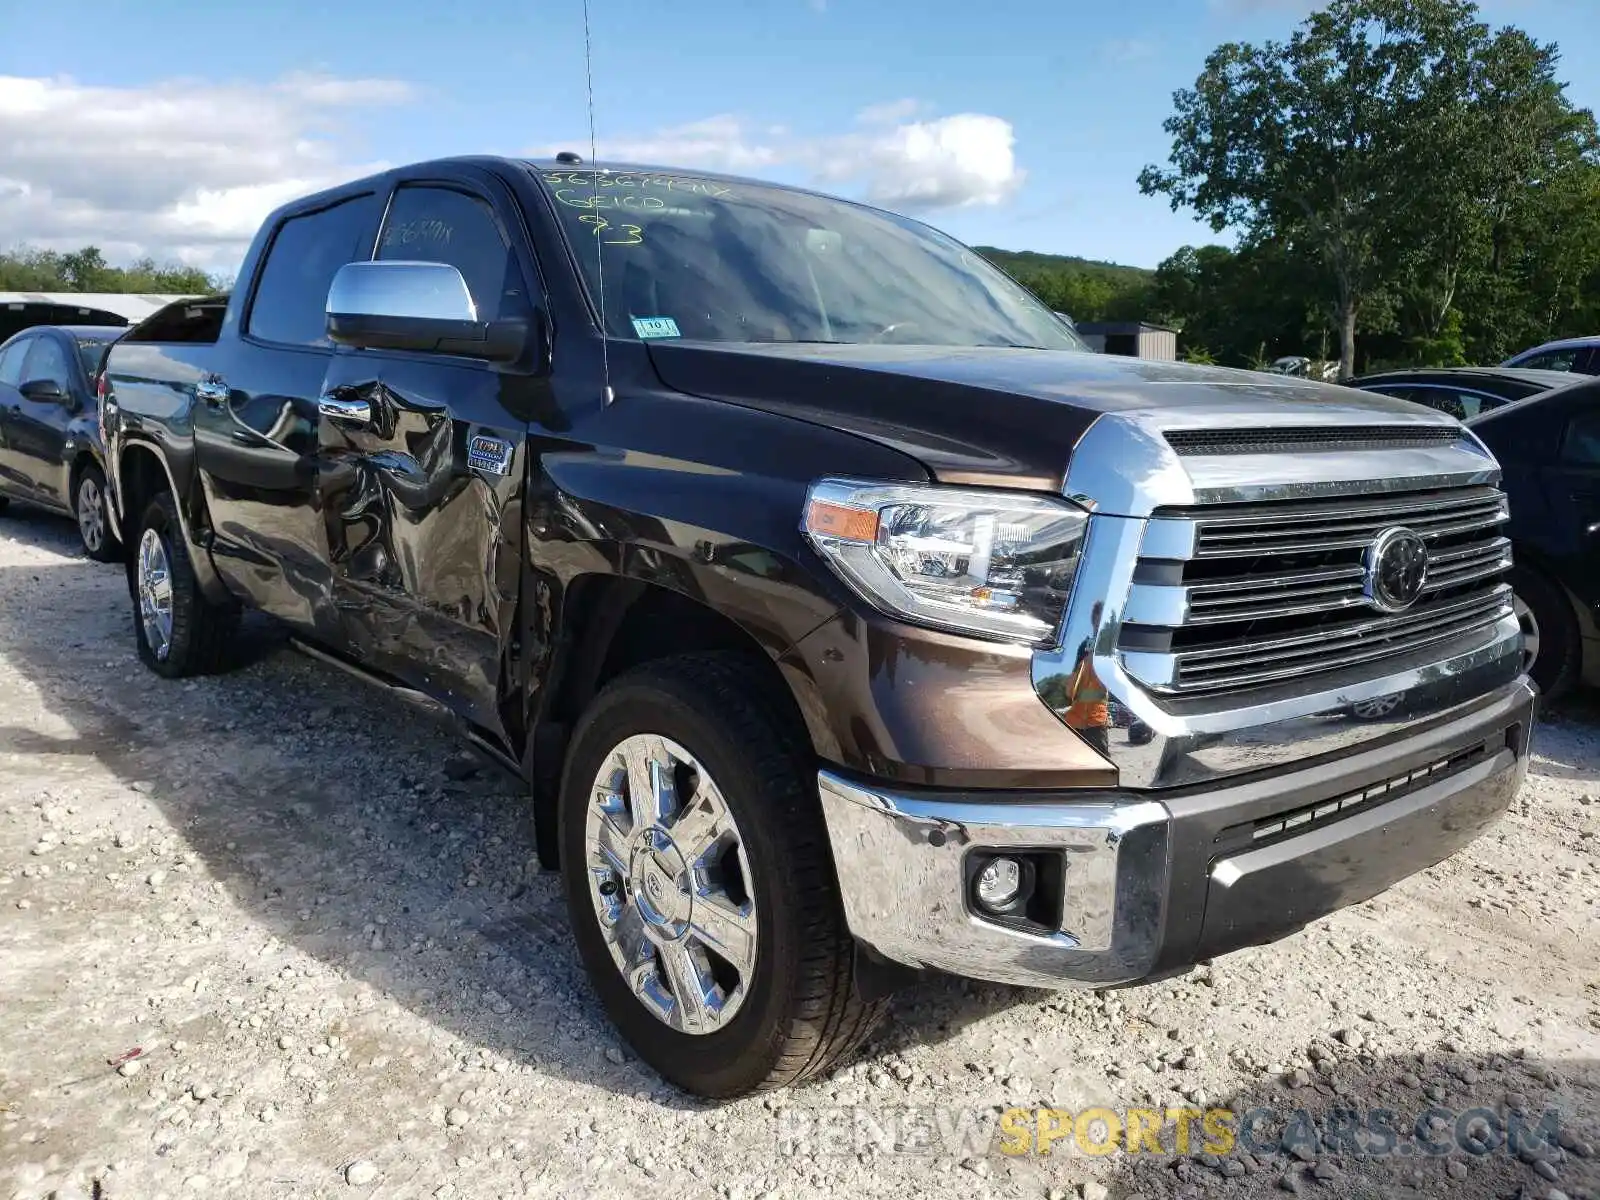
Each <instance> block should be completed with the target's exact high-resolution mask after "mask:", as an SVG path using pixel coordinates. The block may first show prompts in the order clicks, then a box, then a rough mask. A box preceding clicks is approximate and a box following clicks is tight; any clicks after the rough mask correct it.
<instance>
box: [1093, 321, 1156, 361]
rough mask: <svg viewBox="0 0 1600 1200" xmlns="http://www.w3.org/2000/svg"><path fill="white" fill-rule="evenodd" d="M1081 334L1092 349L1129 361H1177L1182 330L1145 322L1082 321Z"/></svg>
mask: <svg viewBox="0 0 1600 1200" xmlns="http://www.w3.org/2000/svg"><path fill="white" fill-rule="evenodd" d="M1078 332H1079V334H1081V335H1082V336H1083V340H1084V341H1086V342H1088V343H1089V346H1090V348H1091V349H1094V350H1099V351H1100V352H1101V353H1102V354H1121V355H1124V356H1125V357H1127V358H1154V359H1159V360H1160V361H1162V362H1175V361H1177V358H1178V331H1177V330H1176V329H1168V328H1167V327H1166V326H1165V325H1150V324H1148V323H1146V322H1144V321H1080V322H1079V323H1078Z"/></svg>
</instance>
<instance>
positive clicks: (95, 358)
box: [78, 341, 111, 383]
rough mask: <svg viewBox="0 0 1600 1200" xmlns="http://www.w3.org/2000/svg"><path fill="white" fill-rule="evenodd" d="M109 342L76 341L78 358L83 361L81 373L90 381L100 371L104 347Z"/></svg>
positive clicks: (104, 354)
mask: <svg viewBox="0 0 1600 1200" xmlns="http://www.w3.org/2000/svg"><path fill="white" fill-rule="evenodd" d="M109 345H111V343H110V342H91V341H81V342H79V343H78V358H79V359H80V360H81V361H82V363H83V374H84V376H85V377H86V378H87V379H88V380H89V381H90V382H91V383H92V382H93V381H94V377H95V376H96V375H98V374H99V373H100V364H101V362H103V361H104V360H105V356H106V347H107V346H109Z"/></svg>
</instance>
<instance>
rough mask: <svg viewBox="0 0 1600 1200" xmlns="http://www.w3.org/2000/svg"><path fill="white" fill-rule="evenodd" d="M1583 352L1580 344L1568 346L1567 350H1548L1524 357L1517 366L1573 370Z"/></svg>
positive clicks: (1548, 369) (1534, 368)
mask: <svg viewBox="0 0 1600 1200" xmlns="http://www.w3.org/2000/svg"><path fill="white" fill-rule="evenodd" d="M1583 353H1584V350H1583V348H1582V347H1580V346H1568V347H1567V348H1566V349H1565V350H1546V351H1545V352H1544V353H1543V354H1535V355H1534V356H1533V357H1532V358H1525V359H1523V360H1522V361H1521V362H1519V363H1518V364H1517V366H1519V367H1527V368H1528V369H1529V370H1536V371H1571V370H1573V369H1574V368H1575V367H1576V366H1577V362H1578V357H1579V356H1580V355H1581V354H1583Z"/></svg>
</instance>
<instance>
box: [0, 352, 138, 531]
mask: <svg viewBox="0 0 1600 1200" xmlns="http://www.w3.org/2000/svg"><path fill="white" fill-rule="evenodd" d="M126 332H127V329H126V328H124V327H122V326H116V325H36V326H34V327H32V328H30V329H25V330H23V331H22V332H21V333H19V334H17V335H16V336H15V337H13V338H11V339H10V340H9V341H7V342H6V343H5V344H4V345H3V346H0V510H4V509H5V507H6V505H7V504H8V502H9V501H10V500H13V499H15V500H26V501H28V502H29V503H32V504H37V505H39V506H40V507H42V508H48V509H53V510H54V511H56V512H62V513H66V514H68V515H69V516H71V517H73V518H74V519H75V520H76V521H77V523H78V536H79V537H80V538H81V539H82V541H83V548H84V550H85V551H87V552H88V554H89V557H90V558H94V559H98V560H99V561H100V562H112V561H114V560H115V559H116V558H117V556H118V555H119V554H120V553H121V545H120V544H119V542H118V540H117V535H116V531H115V529H114V528H113V523H112V521H111V519H110V514H109V509H108V508H107V504H106V472H105V452H104V449H103V447H102V446H101V443H100V422H99V412H98V409H97V407H96V400H95V377H96V375H97V374H98V372H99V368H100V362H101V359H102V358H103V356H104V355H105V351H106V347H107V346H109V345H110V344H111V343H112V342H114V341H116V339H117V338H119V337H121V336H122V335H123V334H124V333H126Z"/></svg>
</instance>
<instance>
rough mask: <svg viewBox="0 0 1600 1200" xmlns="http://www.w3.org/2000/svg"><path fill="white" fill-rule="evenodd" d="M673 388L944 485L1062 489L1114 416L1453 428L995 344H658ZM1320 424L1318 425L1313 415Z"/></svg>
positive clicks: (1316, 387) (1390, 410)
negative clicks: (863, 451)
mask: <svg viewBox="0 0 1600 1200" xmlns="http://www.w3.org/2000/svg"><path fill="white" fill-rule="evenodd" d="M648 345H649V348H650V357H651V360H652V361H653V362H654V364H655V368H656V371H657V373H658V374H659V375H660V376H661V379H662V382H664V383H665V384H666V385H667V386H668V387H671V388H673V389H675V390H677V391H681V392H685V393H688V394H690V395H694V396H700V397H703V398H706V399H711V400H722V401H726V402H728V403H731V404H740V405H744V406H746V407H750V408H757V409H761V410H763V411H765V412H770V413H776V414H781V415H784V416H790V417H795V418H798V419H800V420H804V421H810V422H814V423H816V424H821V425H828V426H832V427H834V428H838V429H844V430H848V431H849V432H851V433H855V434H858V435H860V436H862V437H866V438H871V439H872V440H874V441H876V442H879V443H881V444H883V445H886V446H890V447H893V448H894V449H896V450H899V451H901V452H903V453H905V454H908V455H910V456H912V457H913V458H915V459H917V460H918V461H919V462H920V463H922V464H923V466H925V467H926V468H927V469H928V471H929V472H930V473H931V474H932V475H933V477H934V478H936V479H938V480H940V481H942V482H945V483H965V484H976V485H983V486H999V487H1016V488H1028V489H1032V490H1038V491H1051V492H1054V491H1059V490H1060V489H1061V486H1062V484H1063V480H1064V477H1065V473H1066V467H1067V460H1068V458H1069V457H1070V456H1071V454H1072V450H1073V447H1074V446H1076V445H1077V443H1078V439H1079V438H1080V437H1081V436H1082V435H1083V433H1084V431H1085V430H1087V429H1088V427H1089V426H1090V425H1091V424H1092V423H1093V422H1094V421H1095V419H1096V418H1097V417H1099V416H1101V415H1102V414H1106V413H1117V414H1136V413H1143V414H1148V413H1152V412H1159V413H1160V414H1161V419H1162V424H1163V426H1164V427H1166V428H1172V429H1182V428H1207V429H1217V428H1227V427H1229V426H1246V425H1258V424H1271V425H1279V426H1282V425H1290V424H1294V423H1295V422H1294V409H1296V408H1304V407H1305V406H1308V405H1314V406H1315V411H1316V417H1315V423H1317V424H1320V425H1329V424H1339V423H1356V424H1374V423H1379V424H1390V423H1411V422H1427V423H1437V422H1441V421H1443V422H1449V421H1450V418H1448V417H1446V416H1444V415H1443V414H1441V413H1437V412H1434V411H1433V410H1431V409H1427V408H1424V407H1422V406H1421V405H1417V404H1411V403H1409V402H1407V401H1403V400H1396V399H1393V398H1391V397H1388V396H1381V395H1378V394H1377V393H1374V392H1362V391H1357V390H1355V389H1354V388H1345V387H1339V386H1337V385H1335V384H1327V383H1319V382H1315V381H1313V380H1308V379H1297V378H1291V377H1287V376H1281V375H1267V374H1263V373H1260V372H1254V371H1236V370H1231V369H1228V368H1223V367H1201V366H1194V365H1191V364H1188V363H1175V362H1155V361H1151V360H1147V359H1137V358H1124V357H1121V356H1117V355H1104V354H1090V353H1079V352H1070V351H1059V350H1015V349H1007V348H999V347H996V348H988V347H972V348H968V347H961V348H951V347H940V346H873V345H861V346H857V345H849V346H835V345H811V344H803V343H763V344H737V345H729V344H726V343H705V342H698V343H697V342H665V341H654V342H650V343H648ZM1307 415H1308V416H1309V415H1310V414H1307Z"/></svg>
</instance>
